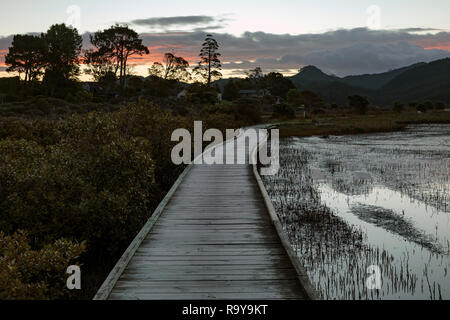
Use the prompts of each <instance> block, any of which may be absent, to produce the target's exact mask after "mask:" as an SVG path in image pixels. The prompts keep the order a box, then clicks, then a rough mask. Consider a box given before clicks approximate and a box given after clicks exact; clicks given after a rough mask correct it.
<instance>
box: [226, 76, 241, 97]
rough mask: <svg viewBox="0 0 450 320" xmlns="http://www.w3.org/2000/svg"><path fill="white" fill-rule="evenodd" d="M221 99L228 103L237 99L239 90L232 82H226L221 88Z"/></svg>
mask: <svg viewBox="0 0 450 320" xmlns="http://www.w3.org/2000/svg"><path fill="white" fill-rule="evenodd" d="M223 98H224V99H225V100H228V101H233V100H236V99H238V98H239V88H238V86H237V85H236V83H235V82H234V81H233V80H230V81H228V82H227V84H226V85H225V87H224V88H223Z"/></svg>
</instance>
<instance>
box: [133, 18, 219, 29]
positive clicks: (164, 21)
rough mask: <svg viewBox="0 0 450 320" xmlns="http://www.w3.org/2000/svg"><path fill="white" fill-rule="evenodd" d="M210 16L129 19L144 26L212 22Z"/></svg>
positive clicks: (213, 19)
mask: <svg viewBox="0 0 450 320" xmlns="http://www.w3.org/2000/svg"><path fill="white" fill-rule="evenodd" d="M214 21H215V18H214V17H211V16H179V17H159V18H148V19H137V20H133V21H131V23H132V24H136V25H139V26H146V27H171V26H182V25H193V24H202V23H203V24H206V23H211V22H214Z"/></svg>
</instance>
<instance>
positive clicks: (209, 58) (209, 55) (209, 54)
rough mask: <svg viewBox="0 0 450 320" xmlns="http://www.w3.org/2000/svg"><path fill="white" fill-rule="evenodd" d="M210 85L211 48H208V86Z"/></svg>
mask: <svg viewBox="0 0 450 320" xmlns="http://www.w3.org/2000/svg"><path fill="white" fill-rule="evenodd" d="M210 85H211V48H209V49H208V87H209V86H210Z"/></svg>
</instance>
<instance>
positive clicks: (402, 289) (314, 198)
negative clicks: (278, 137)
mask: <svg viewBox="0 0 450 320" xmlns="http://www.w3.org/2000/svg"><path fill="white" fill-rule="evenodd" d="M280 161H281V170H280V171H279V173H278V175H276V176H272V177H270V176H268V177H265V178H264V182H265V185H266V188H267V190H268V192H269V195H270V196H271V198H272V201H273V203H274V206H275V209H276V210H277V213H278V215H279V216H280V219H281V221H282V222H283V224H284V227H285V230H286V232H288V234H289V236H290V239H291V242H292V245H293V246H294V248H295V249H296V251H297V253H298V257H299V259H300V261H301V262H302V263H303V265H304V266H305V267H306V269H307V270H308V275H309V277H310V279H311V282H312V283H313V284H314V285H315V286H316V288H317V290H318V292H319V293H320V294H321V295H322V296H323V298H325V299H450V270H449V269H450V125H414V126H410V127H409V128H408V130H406V131H404V132H395V133H383V134H371V135H354V136H339V137H337V136H331V137H312V138H288V139H284V140H283V141H281V146H280ZM371 266H372V268H371V269H370V270H372V271H373V270H374V269H373V266H375V267H377V268H378V270H379V271H380V272H381V273H380V280H381V282H380V283H379V285H380V286H379V288H378V289H373V288H368V286H367V285H366V282H367V279H368V277H369V276H370V275H371V274H369V273H368V268H369V267H371ZM372 275H373V274H372Z"/></svg>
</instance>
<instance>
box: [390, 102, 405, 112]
mask: <svg viewBox="0 0 450 320" xmlns="http://www.w3.org/2000/svg"><path fill="white" fill-rule="evenodd" d="M403 109H404V104H403V103H401V102H400V101H396V102H394V107H393V110H394V111H395V112H397V113H402V112H403Z"/></svg>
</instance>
